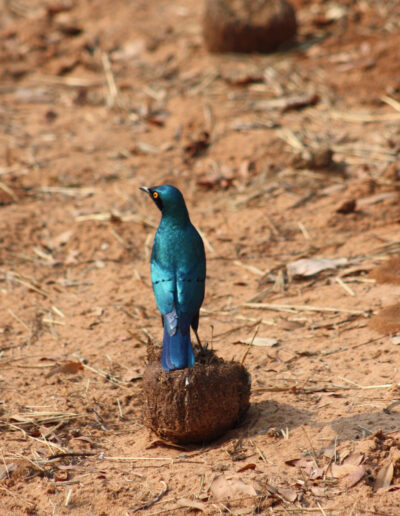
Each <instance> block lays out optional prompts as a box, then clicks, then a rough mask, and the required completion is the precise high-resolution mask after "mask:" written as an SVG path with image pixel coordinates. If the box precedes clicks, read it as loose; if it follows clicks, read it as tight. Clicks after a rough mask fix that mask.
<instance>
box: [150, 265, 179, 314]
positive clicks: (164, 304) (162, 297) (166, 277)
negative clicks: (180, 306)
mask: <svg viewBox="0 0 400 516" xmlns="http://www.w3.org/2000/svg"><path fill="white" fill-rule="evenodd" d="M151 281H152V283H153V291H154V297H155V298H156V303H157V306H158V309H159V310H160V312H161V313H162V314H163V315H166V314H169V313H170V312H172V311H173V309H174V292H175V273H174V271H173V270H168V268H166V267H162V266H161V265H160V264H159V263H158V262H157V261H152V262H151Z"/></svg>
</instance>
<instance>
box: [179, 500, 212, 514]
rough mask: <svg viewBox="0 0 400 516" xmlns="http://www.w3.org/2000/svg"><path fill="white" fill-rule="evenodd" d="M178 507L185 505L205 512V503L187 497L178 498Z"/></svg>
mask: <svg viewBox="0 0 400 516" xmlns="http://www.w3.org/2000/svg"><path fill="white" fill-rule="evenodd" d="M178 505H179V507H186V508H188V509H193V510H195V511H202V512H206V508H207V506H206V504H205V503H203V502H199V501H197V500H190V499H189V498H181V499H180V500H178Z"/></svg>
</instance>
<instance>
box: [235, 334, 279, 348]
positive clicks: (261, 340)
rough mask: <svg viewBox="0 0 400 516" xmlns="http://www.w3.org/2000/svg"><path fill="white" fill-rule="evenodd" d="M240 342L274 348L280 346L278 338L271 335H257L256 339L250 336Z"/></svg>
mask: <svg viewBox="0 0 400 516" xmlns="http://www.w3.org/2000/svg"><path fill="white" fill-rule="evenodd" d="M240 343H241V344H247V345H249V346H250V345H251V346H257V347H260V348H273V347H275V346H278V341H277V339H271V338H269V337H256V338H255V339H253V338H249V339H246V340H241V341H240Z"/></svg>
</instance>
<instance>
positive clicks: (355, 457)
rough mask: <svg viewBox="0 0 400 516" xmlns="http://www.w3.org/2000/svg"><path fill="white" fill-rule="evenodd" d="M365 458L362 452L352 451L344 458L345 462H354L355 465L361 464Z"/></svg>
mask: <svg viewBox="0 0 400 516" xmlns="http://www.w3.org/2000/svg"><path fill="white" fill-rule="evenodd" d="M363 459H364V455H363V454H362V453H351V454H350V455H348V456H347V457H346V458H345V459H344V460H343V464H353V465H354V466H359V465H360V464H361V463H362V461H363Z"/></svg>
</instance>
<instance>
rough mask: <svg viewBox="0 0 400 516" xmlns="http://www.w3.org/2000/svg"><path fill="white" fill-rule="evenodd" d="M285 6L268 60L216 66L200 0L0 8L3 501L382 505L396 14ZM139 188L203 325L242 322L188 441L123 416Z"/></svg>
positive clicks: (393, 360)
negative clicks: (185, 257) (175, 238)
mask: <svg viewBox="0 0 400 516" xmlns="http://www.w3.org/2000/svg"><path fill="white" fill-rule="evenodd" d="M294 5H295V6H296V9H297V13H298V20H299V35H298V39H297V42H296V45H295V46H293V47H292V48H290V49H289V50H287V51H285V52H280V53H276V54H272V55H266V56H259V55H252V56H237V55H222V56H218V55H217V56H215V55H209V54H207V52H206V51H205V50H204V47H203V43H202V37H201V12H202V5H201V2H195V1H193V0H180V1H179V2H170V1H166V0H154V1H153V2H147V1H144V0H143V1H142V0H132V1H130V2H129V1H127V0H125V1H124V0H114V1H111V0H82V1H79V2H75V1H73V0H71V1H69V0H65V1H63V2H62V1H61V0H60V1H58V0H56V1H55V2H50V1H39V0H32V1H29V2H28V1H26V0H21V1H18V2H17V1H5V0H3V2H1V21H0V31H1V38H0V60H1V67H0V74H1V83H0V123H1V134H0V142H1V147H0V149H1V152H0V204H1V206H0V210H1V218H0V228H1V229H0V265H1V274H0V303H1V305H0V311H1V320H0V350H1V355H0V388H1V405H0V425H1V433H0V447H1V454H0V481H1V483H0V491H1V506H2V510H1V512H2V514H13V515H14V514H15V515H25V514H31V515H50V514H52V515H63V514H77V515H99V516H100V515H103V516H105V515H110V516H111V515H112V516H113V515H127V514H134V513H135V512H137V513H138V514H146V515H147V514H149V515H150V514H168V513H169V514H189V513H195V512H199V513H201V512H202V513H204V514H207V515H208V514H210V515H213V514H221V513H227V514H234V515H237V516H239V515H246V514H275V515H286V514H304V515H313V514H322V515H331V516H336V515H342V514H345V515H350V514H352V515H353V516H355V515H360V514H376V515H397V514H399V513H400V490H399V488H400V413H399V407H397V404H396V400H400V391H399V388H398V384H399V383H400V372H399V368H398V363H399V355H400V347H399V345H400V338H399V333H398V332H399V331H400V308H399V307H398V306H396V303H398V300H399V294H400V261H399V260H398V259H396V256H398V254H399V251H400V238H399V224H400V215H399V189H400V161H399V151H400V146H399V141H400V140H399V135H400V125H399V124H400V112H399V111H400V103H399V102H400V72H399V69H398V63H399V60H400V9H399V6H398V2H397V1H394V0H392V1H388V2H381V1H378V0H362V1H358V2H351V1H346V2H336V3H335V2H324V1H322V0H320V1H306V0H296V1H295V2H294ZM160 183H173V184H175V185H177V186H178V187H180V188H181V189H182V191H183V192H184V194H185V197H186V200H187V204H188V206H189V210H190V213H191V217H192V220H193V222H194V223H195V225H196V226H197V227H198V228H199V229H200V230H201V231H202V233H203V235H204V240H205V243H206V250H207V259H208V273H207V286H206V290H207V292H206V299H205V302H204V305H203V309H204V310H203V311H202V315H201V321H200V334H201V336H202V338H203V340H205V341H208V343H209V345H210V346H213V348H214V349H215V350H216V352H217V353H218V354H219V355H220V356H222V357H223V358H224V359H226V360H231V359H237V360H241V359H242V357H243V356H244V354H245V353H246V351H248V344H246V341H247V342H249V339H250V341H251V340H253V338H254V340H253V345H252V346H251V347H250V351H249V353H248V355H247V357H246V359H245V365H246V366H247V368H248V370H249V372H250V373H251V376H252V396H251V408H250V411H249V413H248V416H247V418H246V420H245V421H244V422H243V423H242V424H241V426H239V427H238V428H235V429H232V430H231V431H229V432H228V433H227V434H226V435H225V436H224V437H222V438H220V439H219V440H218V441H216V442H213V443H211V444H206V445H204V446H188V447H181V448H179V447H176V446H171V445H170V444H168V443H165V442H163V441H161V440H160V439H159V438H157V436H156V435H154V434H152V433H151V432H150V431H149V430H148V429H146V428H145V427H144V426H143V425H142V416H141V414H142V404H143V397H142V394H141V379H142V374H143V370H144V367H145V363H146V344H147V342H148V339H150V341H152V342H154V343H159V342H160V340H161V334H162V329H161V327H160V320H159V314H158V312H157V309H156V306H155V302H154V298H153V295H152V290H151V284H150V278H149V254H150V250H151V242H152V238H153V235H154V230H155V228H156V226H157V224H158V220H159V213H158V212H157V210H156V208H155V206H154V205H153V203H151V201H150V200H149V199H148V198H147V197H146V196H145V195H143V193H142V192H140V191H139V190H138V187H139V186H140V185H142V184H145V185H154V184H160ZM321 258H324V259H328V260H332V261H329V262H321V261H319V259H321ZM298 260H308V261H307V262H300V263H298ZM388 260H391V261H390V262H388ZM293 262H295V263H294V264H293ZM327 266H328V267H330V268H326V267H327ZM305 267H306V268H305ZM321 268H322V270H319V271H318V269H321ZM256 332H257V333H256ZM396 333H397V335H396ZM266 339H269V340H266Z"/></svg>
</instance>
